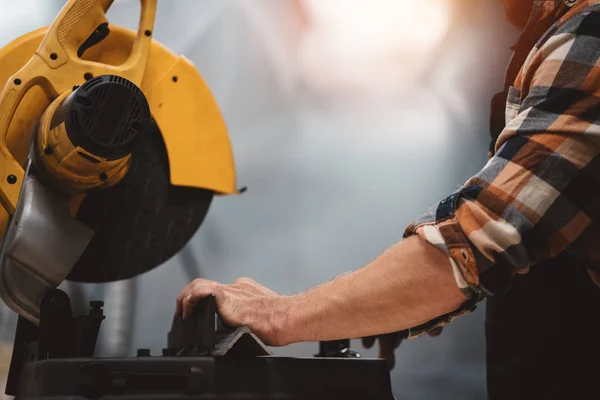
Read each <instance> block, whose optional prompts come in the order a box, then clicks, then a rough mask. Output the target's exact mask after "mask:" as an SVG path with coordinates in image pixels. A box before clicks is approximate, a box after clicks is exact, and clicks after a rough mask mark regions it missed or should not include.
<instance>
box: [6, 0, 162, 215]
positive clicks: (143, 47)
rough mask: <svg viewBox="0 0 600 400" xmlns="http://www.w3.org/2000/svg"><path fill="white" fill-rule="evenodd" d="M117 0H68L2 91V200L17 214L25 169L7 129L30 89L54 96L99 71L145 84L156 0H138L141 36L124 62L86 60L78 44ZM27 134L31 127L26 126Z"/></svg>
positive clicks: (85, 38) (104, 17)
mask: <svg viewBox="0 0 600 400" xmlns="http://www.w3.org/2000/svg"><path fill="white" fill-rule="evenodd" d="M113 1H114V0H69V1H68V2H67V4H66V5H65V6H64V7H63V9H62V10H61V12H60V13H59V14H58V16H57V17H56V19H55V20H54V22H53V23H52V26H51V27H50V28H49V30H48V33H47V34H46V36H45V37H44V39H43V41H42V43H41V45H40V47H39V48H38V50H37V52H36V54H35V55H34V56H33V57H32V58H31V60H29V62H28V63H27V64H26V65H25V66H24V67H23V68H22V69H21V70H20V71H19V72H17V73H16V74H15V75H13V76H12V77H11V78H10V79H9V81H8V82H6V84H5V86H4V88H3V90H2V92H0V204H2V206H3V207H4V209H6V211H7V212H8V213H9V215H12V214H14V212H15V210H16V207H17V202H18V199H19V194H20V192H21V187H22V184H23V178H24V175H25V172H24V170H23V167H22V166H21V165H20V164H19V162H18V161H17V160H16V159H15V158H14V156H13V155H12V154H11V153H10V151H9V149H8V147H7V145H6V135H7V133H8V128H9V126H10V123H11V121H12V119H13V116H14V114H15V112H16V110H17V108H18V106H19V104H20V103H21V101H22V100H23V98H24V97H25V95H26V94H27V92H28V91H29V89H31V88H32V87H34V86H40V87H41V88H42V89H43V90H44V91H45V92H46V95H47V96H48V98H49V99H50V100H54V99H55V98H56V97H58V96H59V95H60V94H62V93H64V92H66V91H68V90H71V89H72V88H73V86H74V85H77V84H80V83H82V82H83V81H84V80H87V79H91V78H92V77H94V76H99V75H118V76H121V77H123V78H126V79H128V80H130V81H131V82H133V83H135V84H136V85H137V86H138V87H139V86H141V85H142V80H143V78H144V72H145V70H146V62H147V60H148V53H149V51H150V46H151V42H152V29H153V28H154V19H155V16H156V5H157V0H140V1H141V15H140V23H139V27H138V32H137V38H136V40H135V42H134V44H133V48H132V51H131V54H130V56H129V58H128V59H127V60H126V61H125V62H124V63H123V64H121V65H117V66H115V65H107V64H102V63H98V62H94V61H89V60H83V59H81V58H80V57H79V56H78V50H79V48H80V47H81V46H82V45H83V44H84V43H85V42H86V40H87V39H88V38H89V37H90V36H91V35H92V34H93V33H94V32H95V31H96V29H97V28H98V27H99V26H100V25H102V24H105V23H107V19H106V12H107V11H108V9H109V8H110V6H111V5H112V4H113ZM22 134H23V135H25V136H28V139H27V140H29V141H30V140H31V138H30V137H29V136H30V135H31V133H30V132H23V133H22Z"/></svg>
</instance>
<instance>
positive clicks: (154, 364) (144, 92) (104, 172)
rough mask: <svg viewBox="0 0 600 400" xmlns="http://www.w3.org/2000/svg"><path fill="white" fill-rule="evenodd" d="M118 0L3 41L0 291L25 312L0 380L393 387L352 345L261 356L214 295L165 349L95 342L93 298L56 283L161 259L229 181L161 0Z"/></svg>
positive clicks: (80, 1) (73, 386) (209, 107)
mask: <svg viewBox="0 0 600 400" xmlns="http://www.w3.org/2000/svg"><path fill="white" fill-rule="evenodd" d="M112 2H113V0H69V1H67V2H66V5H65V6H64V8H63V9H62V11H61V12H60V14H59V15H58V16H57V18H56V19H55V21H54V23H53V24H52V25H51V26H50V27H48V28H42V29H39V30H37V31H34V32H31V33H29V34H26V35H24V36H22V37H20V38H18V39H16V40H15V41H13V42H12V43H10V44H9V45H8V46H6V47H5V48H3V49H2V50H0V84H4V87H3V89H2V91H1V93H0V243H1V244H2V250H1V253H0V295H1V297H2V300H3V301H4V302H5V303H6V304H7V305H8V306H9V307H10V308H11V309H12V310H14V311H15V312H16V313H18V314H19V323H18V327H17V333H16V338H15V345H14V346H15V347H14V352H13V359H12V364H11V371H10V374H11V376H10V377H9V382H8V387H7V393H9V394H12V395H15V394H16V395H18V397H19V398H52V399H58V398H67V397H68V398H122V396H125V397H126V396H133V397H128V398H146V397H144V396H147V397H152V398H156V397H155V396H159V397H160V398H211V399H221V398H223V399H225V398H227V399H229V398H233V397H235V396H238V395H240V394H242V395H244V396H246V397H244V398H247V399H263V398H272V397H270V396H271V395H276V394H277V393H280V394H285V396H287V397H285V398H290V399H304V398H310V399H320V398H327V399H332V398H342V397H343V398H345V399H354V398H356V399H376V398H377V399H391V392H390V390H389V387H390V382H389V374H388V373H387V369H386V365H385V362H383V361H377V360H360V361H359V360H356V359H355V358H356V357H353V358H354V359H353V360H349V359H345V360H344V359H342V358H339V357H336V355H340V354H341V355H342V357H348V354H354V353H349V352H347V351H342V350H345V349H339V350H340V351H339V352H338V353H339V354H337V353H336V352H335V351H334V352H331V351H330V352H327V351H324V350H323V349H322V351H321V356H323V357H325V356H326V357H325V358H319V359H307V360H298V359H283V358H275V357H266V358H264V356H268V355H269V354H270V352H269V350H268V349H266V348H265V347H264V345H262V343H260V341H258V339H257V338H256V337H255V336H254V335H252V333H251V332H249V331H248V330H247V329H244V328H239V329H229V328H227V327H223V326H220V324H219V323H218V321H216V320H215V305H214V299H206V301H205V302H203V304H202V305H201V306H200V307H199V310H198V313H197V315H196V316H195V317H194V318H192V319H191V320H186V321H182V320H179V319H178V318H175V320H174V322H173V327H172V330H171V332H170V333H169V343H168V344H169V347H167V348H166V349H165V351H164V354H163V356H162V357H158V358H153V357H137V358H129V359H98V358H93V353H94V346H95V341H96V337H97V335H98V330H99V328H100V323H101V321H102V319H103V318H104V316H103V312H102V308H101V307H102V304H99V303H98V302H93V304H92V308H91V310H90V314H89V315H85V316H78V317H73V316H72V314H71V307H70V300H69V298H68V296H66V294H64V292H61V291H60V290H57V289H56V288H57V287H58V285H60V284H61V283H62V282H63V281H65V280H71V281H76V282H95V283H102V282H111V281H117V280H122V279H127V278H132V277H135V276H138V275H140V274H142V273H144V272H146V271H149V270H151V269H153V268H155V267H157V266H158V265H160V264H162V263H163V262H165V261H166V260H168V259H169V258H171V257H172V256H173V255H175V254H176V253H177V252H179V251H180V250H181V249H182V248H183V247H184V246H185V244H186V243H187V242H188V241H189V239H190V238H191V237H192V236H193V235H194V233H195V232H196V231H197V230H198V228H199V227H200V225H201V224H202V222H203V220H204V218H205V216H206V213H207V212H208V209H209V206H210V204H211V201H212V199H213V196H214V195H215V194H217V195H232V194H237V193H238V190H237V189H236V179H235V168H234V161H233V155H232V151H231V146H230V142H229V138H228V134H227V130H226V126H225V123H224V121H223V118H222V116H221V113H220V111H219V108H218V106H217V104H216V102H215V100H214V98H213V96H212V95H211V93H210V90H209V89H208V87H207V85H206V84H205V82H204V81H203V79H202V77H201V76H200V74H199V73H198V71H197V70H196V68H195V67H194V65H193V64H192V63H191V62H190V61H189V60H188V59H186V58H185V57H182V56H177V55H175V54H173V53H172V52H171V51H170V50H169V49H167V48H165V47H164V46H162V45H161V44H160V43H158V42H156V41H155V40H153V39H152V37H153V29H154V19H155V14H156V5H157V0H141V16H140V22H139V27H138V30H137V32H135V31H132V30H129V29H125V28H122V27H118V26H112V25H109V22H108V20H107V17H106V12H107V11H108V9H109V8H110V6H111V4H112ZM335 345H336V346H339V343H337V344H335ZM324 348H325V349H327V346H325V347H324ZM141 355H144V354H141ZM145 355H147V354H145ZM184 356H185V357H184ZM256 356H263V357H256ZM348 361H352V364H348ZM349 367H351V368H349ZM354 375H357V376H356V377H354V378H353V376H354ZM365 379H366V380H365ZM375 386H376V387H375ZM361 387H364V388H365V389H361ZM334 394H335V395H334ZM321 395H322V396H324V397H320V396H321ZM338 395H339V396H342V397H338ZM204 396H206V397H204ZM232 396H233V397H232Z"/></svg>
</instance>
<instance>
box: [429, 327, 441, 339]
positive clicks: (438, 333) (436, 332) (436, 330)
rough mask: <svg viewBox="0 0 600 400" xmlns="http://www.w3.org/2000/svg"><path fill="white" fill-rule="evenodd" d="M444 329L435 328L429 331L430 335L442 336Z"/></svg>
mask: <svg viewBox="0 0 600 400" xmlns="http://www.w3.org/2000/svg"><path fill="white" fill-rule="evenodd" d="M442 329H443V328H442V327H439V328H435V329H434V330H432V331H431V332H429V336H432V337H437V336H440V335H441V334H442Z"/></svg>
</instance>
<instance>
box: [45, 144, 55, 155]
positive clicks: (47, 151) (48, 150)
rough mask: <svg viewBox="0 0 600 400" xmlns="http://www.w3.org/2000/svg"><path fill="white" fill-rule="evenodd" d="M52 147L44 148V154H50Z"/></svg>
mask: <svg viewBox="0 0 600 400" xmlns="http://www.w3.org/2000/svg"><path fill="white" fill-rule="evenodd" d="M52 151H53V150H52V147H50V146H48V147H46V148H45V149H44V154H45V155H47V156H49V155H50V154H52Z"/></svg>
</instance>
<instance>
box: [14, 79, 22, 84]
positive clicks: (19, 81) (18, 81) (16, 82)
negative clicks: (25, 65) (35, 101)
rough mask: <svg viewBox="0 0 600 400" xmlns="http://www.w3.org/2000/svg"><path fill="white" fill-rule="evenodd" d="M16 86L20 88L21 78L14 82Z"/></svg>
mask: <svg viewBox="0 0 600 400" xmlns="http://www.w3.org/2000/svg"><path fill="white" fill-rule="evenodd" d="M14 82H15V85H17V86H19V85H20V84H21V80H20V79H19V78H17V79H15V80H14Z"/></svg>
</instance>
